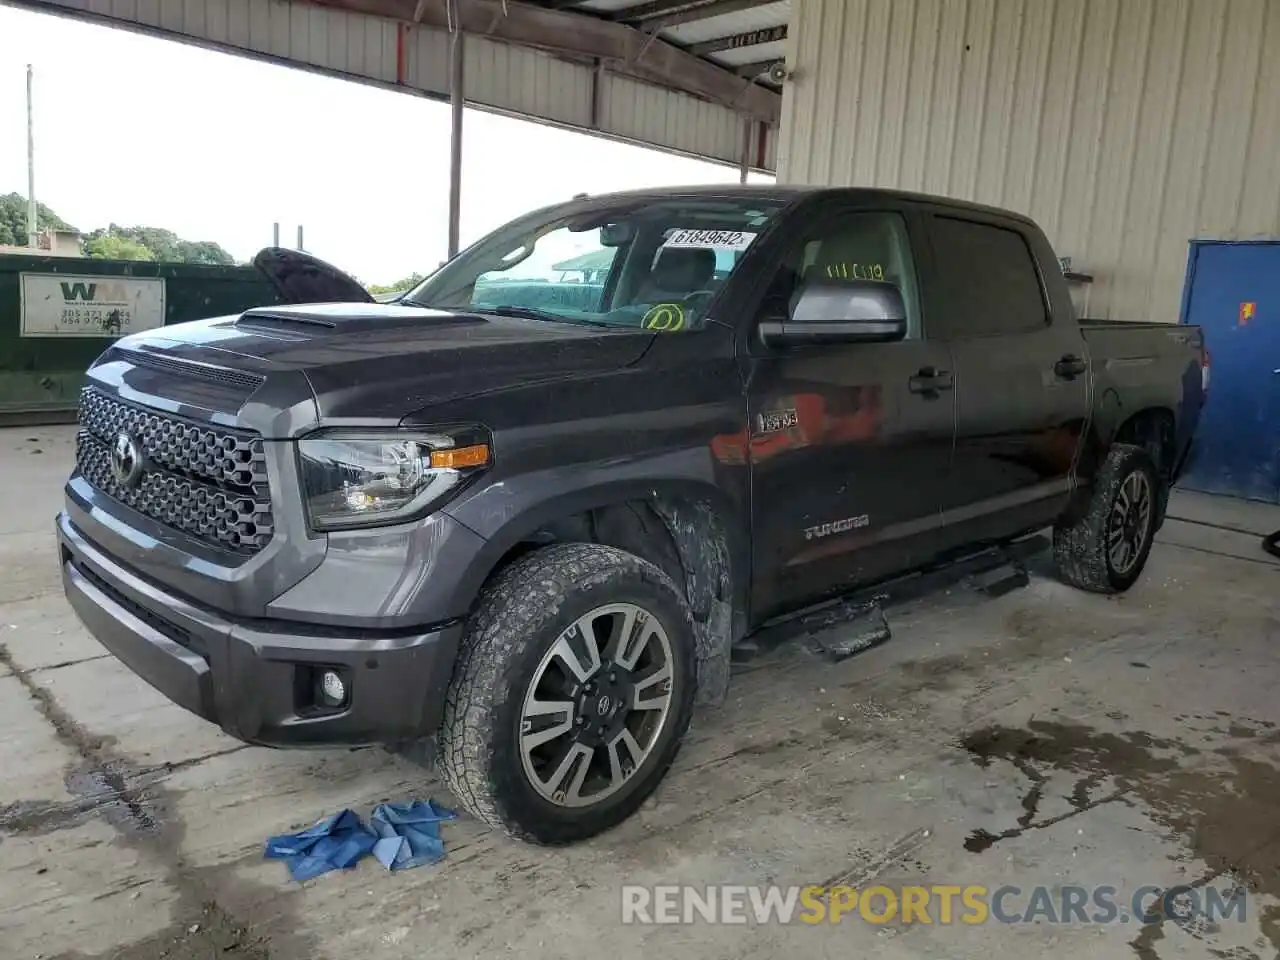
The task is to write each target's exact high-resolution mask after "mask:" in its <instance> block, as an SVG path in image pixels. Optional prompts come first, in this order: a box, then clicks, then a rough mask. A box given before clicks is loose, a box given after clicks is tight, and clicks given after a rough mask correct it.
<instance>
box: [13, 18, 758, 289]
mask: <svg viewBox="0 0 1280 960" xmlns="http://www.w3.org/2000/svg"><path fill="white" fill-rule="evenodd" d="M28 63H30V64H32V66H33V67H34V68H35V97H34V102H35V142H36V165H35V166H36V190H35V193H36V198H37V199H38V200H39V201H40V202H41V203H43V204H46V205H47V206H49V207H50V208H51V209H52V210H53V211H54V212H55V213H57V214H58V215H59V216H60V217H62V218H63V219H64V220H66V221H67V222H69V223H71V224H72V225H73V226H75V227H77V228H78V229H80V230H82V231H86V232H87V231H89V230H92V229H94V228H97V227H104V226H106V225H107V224H108V223H112V222H114V223H118V224H121V225H122V226H134V225H144V226H152V227H166V228H168V229H170V230H173V231H174V232H175V233H177V234H178V235H179V236H180V237H182V238H184V239H186V240H213V241H216V242H217V243H220V244H221V245H222V246H223V247H224V248H225V249H227V250H228V251H229V252H230V253H231V254H232V255H234V256H235V257H237V258H238V259H240V260H248V259H249V258H251V257H252V256H253V255H254V254H255V253H256V252H257V251H258V250H259V249H261V248H262V247H264V246H267V245H269V244H270V243H271V236H272V223H273V222H277V221H278V222H279V223H280V231H281V241H282V243H284V244H285V245H293V243H294V242H295V240H296V231H297V226H298V225H299V224H301V225H302V226H303V228H304V246H305V247H306V249H308V250H309V251H311V252H312V253H314V254H316V255H317V256H319V257H322V258H324V259H326V260H328V261H330V262H331V263H334V264H335V265H337V266H339V267H341V268H342V269H343V270H346V271H348V272H349V273H352V274H353V275H355V276H357V277H358V278H360V279H361V280H362V281H364V282H366V283H391V282H393V281H395V280H397V279H399V278H401V277H404V276H408V275H409V274H411V273H414V272H418V273H427V272H429V271H430V270H432V269H434V268H435V267H436V266H437V264H438V263H439V262H440V261H441V260H443V259H444V257H445V253H446V250H447V238H448V237H447V235H448V210H449V106H448V104H444V103H435V102H433V101H430V100H426V99H424V98H422V97H415V96H411V95H408V94H403V93H397V92H394V91H390V90H385V89H381V88H377V87H371V86H364V85H361V84H357V83H354V82H349V81H344V80H338V79H334V78H332V77H324V76H319V75H317V74H311V73H306V72H303V71H301V70H292V69H288V68H285V67H281V66H277V65H273V64H266V63H261V62H256V61H253V60H248V59H243V58H240V57H236V56H232V55H230V54H223V53H216V52H212V51H207V50H202V49H199V48H197V47H193V46H187V45H183V44H178V43H174V42H171V41H166V40H159V39H155V38H151V37H146V36H142V35H140V34H134V33H129V32H127V31H123V30H116V29H111V28H108V27H102V26H98V25H96V24H88V23H80V22H78V21H75V20H70V19H66V18H62V17H52V16H48V15H44V14H37V13H30V12H28V11H24V10H17V9H14V8H12V7H6V6H0V194H6V193H11V192H15V191H16V192H18V193H21V194H23V195H24V196H25V195H26V192H27V140H26V64H28ZM530 157H541V158H544V159H543V160H542V161H541V164H540V165H539V167H538V168H536V176H530V175H528V174H524V175H516V176H513V175H512V174H513V170H514V168H515V165H516V163H517V162H524V163H527V162H528V160H529V158H530ZM751 179H752V180H753V181H756V180H761V179H765V180H768V179H771V178H763V177H759V176H756V175H753V176H752V178H751ZM737 180H738V171H737V170H736V169H735V168H732V167H727V166H723V165H719V164H712V163H706V162H703V161H699V160H693V159H690V158H687V157H679V156H674V155H671V154H667V153H662V152H660V151H656V150H649V149H645V148H643V147H637V146H634V145H630V144H623V143H617V142H612V141H609V140H605V139H603V138H600V137H593V136H588V135H586V134H579V133H572V132H569V131H565V130H561V129H557V128H554V127H549V126H545V125H539V124H535V123H530V122H526V121H523V120H514V119H511V118H509V117H500V116H496V115H493V114H487V113H483V112H481V111H478V110H468V111H467V112H466V114H465V118H464V132H463V178H462V220H461V226H460V231H461V240H462V244H463V245H464V246H465V245H466V244H468V243H469V242H471V241H473V240H476V239H479V238H480V237H481V236H483V235H484V234H486V233H488V232H489V231H490V230H492V229H494V228H496V227H498V226H500V225H501V224H503V223H505V222H506V221H507V220H510V219H512V218H513V217H516V216H518V215H519V214H521V213H524V212H525V211H527V210H530V209H533V208H535V207H539V206H542V205H544V204H548V203H554V202H557V201H560V200H568V199H569V198H570V197H572V196H573V195H574V194H575V193H580V192H583V191H586V192H587V193H593V194H594V193H603V192H607V191H610V190H628V189H635V188H638V187H647V186H664V185H674V184H682V183H734V182H737Z"/></svg>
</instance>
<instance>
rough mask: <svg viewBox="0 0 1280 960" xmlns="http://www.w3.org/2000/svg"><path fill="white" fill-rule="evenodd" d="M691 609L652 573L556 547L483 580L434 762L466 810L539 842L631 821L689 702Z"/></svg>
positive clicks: (682, 725)
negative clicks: (488, 583)
mask: <svg viewBox="0 0 1280 960" xmlns="http://www.w3.org/2000/svg"><path fill="white" fill-rule="evenodd" d="M694 646H695V641H694V627H693V619H692V617H691V615H690V613H689V609H688V606H687V604H686V603H685V600H684V597H683V596H682V595H681V593H680V591H679V590H678V589H677V588H676V586H675V585H674V584H673V583H672V582H671V580H670V578H669V577H668V576H667V575H666V574H665V573H663V572H662V571H661V570H660V569H658V568H657V567H656V566H654V565H653V564H651V563H648V562H647V561H645V560H642V559H640V558H639V557H636V556H634V555H632V554H629V553H625V552H624V551H621V550H617V549H614V548H612V547H605V546H601V545H598V544H587V543H566V544H556V545H552V546H549V547H546V548H544V549H541V550H538V551H536V552H535V553H532V554H530V555H529V556H527V557H524V558H522V559H520V560H518V561H516V562H515V563H513V564H512V565H511V566H510V567H508V568H507V569H506V570H504V571H502V572H501V573H500V574H499V575H498V576H497V577H496V578H495V579H494V581H493V582H492V583H491V584H490V585H489V586H488V587H487V588H486V589H485V591H484V594H483V596H482V597H481V600H480V603H479V606H478V608H477V610H476V613H475V614H474V615H473V617H472V620H471V623H470V624H469V626H468V629H467V633H466V636H465V637H464V639H463V641H462V648H461V650H460V651H459V655H458V662H457V665H456V667H455V670H454V677H453V680H452V681H451V683H450V686H449V692H448V697H447V700H446V703H445V711H444V720H443V724H442V726H441V729H440V732H439V735H438V737H437V744H438V748H437V749H438V753H437V763H438V767H439V769H440V771H441V773H442V774H443V776H444V778H445V781H446V783H448V785H449V786H450V788H451V789H452V790H453V791H454V793H455V794H457V796H458V799H459V801H460V802H461V803H462V804H463V806H465V807H466V808H467V810H468V811H469V812H470V813H472V814H473V815H474V816H476V817H477V818H478V819H480V820H482V821H484V822H485V823H488V824H489V825H491V826H494V827H497V828H499V829H502V830H504V831H505V832H507V833H508V834H510V835H512V836H515V837H518V838H520V839H524V840H530V841H533V842H535V843H544V844H562V843H572V842H575V841H578V840H583V839H585V838H587V837H590V836H593V835H595V834H597V833H600V832H602V831H604V830H607V829H609V828H610V827H613V826H615V825H616V824H618V823H621V822H622V821H623V820H625V819H626V818H627V817H629V816H630V815H631V814H632V813H633V812H634V811H635V809H636V808H637V807H639V805H640V804H641V803H642V802H643V801H644V799H645V798H646V797H647V796H648V795H649V794H650V793H652V792H653V790H654V789H655V788H656V787H657V785H658V783H659V782H660V781H661V780H662V778H663V776H664V775H665V774H666V772H667V770H668V769H669V768H670V766H671V763H672V762H673V761H674V759H675V756H676V753H677V751H678V750H679V748H680V743H681V740H682V739H683V736H684V732H685V730H686V729H687V727H688V725H689V719H690V715H691V713H692V710H693V701H694V693H695V690H694V687H695V684H696V680H695V677H696V674H695V666H694Z"/></svg>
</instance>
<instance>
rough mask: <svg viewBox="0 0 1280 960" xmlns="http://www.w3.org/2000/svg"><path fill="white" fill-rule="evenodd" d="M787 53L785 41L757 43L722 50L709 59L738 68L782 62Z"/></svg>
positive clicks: (710, 55)
mask: <svg viewBox="0 0 1280 960" xmlns="http://www.w3.org/2000/svg"><path fill="white" fill-rule="evenodd" d="M786 53H787V42H786V41H785V40H775V41H774V42H773V43H757V44H756V45H755V46H754V47H738V48H736V49H734V50H720V51H717V52H716V53H712V54H709V55H708V56H707V59H708V60H714V61H716V62H717V63H723V64H726V65H728V66H735V67H736V66H740V65H741V64H744V63H755V62H756V61H758V60H759V61H763V60H781V59H783V57H785V56H786Z"/></svg>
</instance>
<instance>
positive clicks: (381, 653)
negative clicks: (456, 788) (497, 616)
mask: <svg viewBox="0 0 1280 960" xmlns="http://www.w3.org/2000/svg"><path fill="white" fill-rule="evenodd" d="M57 533H58V541H59V546H60V555H61V562H62V583H63V589H64V590H65V591H66V595H67V599H68V600H69V601H70V602H71V605H72V607H73V608H74V609H75V611H76V614H77V615H78V616H79V617H80V619H81V621H83V623H84V624H85V626H86V627H87V628H88V630H89V632H90V633H92V634H93V635H94V637H96V638H97V639H98V641H99V642H100V643H101V644H102V645H103V646H104V647H106V648H107V650H109V651H110V652H111V653H112V654H114V655H115V656H116V657H117V658H118V659H119V660H120V661H121V662H122V663H124V664H125V665H126V666H127V667H129V668H130V669H131V670H133V671H134V672H135V673H137V674H138V675H139V676H140V677H142V679H144V680H146V681H147V682H148V683H149V684H151V685H152V686H153V687H155V688H156V689H157V690H159V691H160V692H161V693H163V694H164V695H165V696H167V697H168V698H169V699H170V700H172V701H173V702H175V703H176V704H178V705H179V706H181V707H184V708H186V709H187V710H190V711H191V712H192V713H194V714H196V715H198V716H200V717H203V718H204V719H206V720H208V721H210V722H211V723H215V724H217V725H218V726H219V727H221V728H222V729H223V730H225V731H226V732H227V733H229V734H231V735H232V736H233V737H237V738H238V739H240V740H244V741H246V742H248V743H257V744H262V745H265V746H323V745H327V744H366V743H393V742H397V741H404V740H412V739H416V738H419V737H424V736H428V735H430V734H431V733H433V732H435V730H436V728H437V726H438V725H439V722H440V715H441V712H442V710H443V705H444V695H445V689H446V687H447V686H448V683H449V678H450V674H451V672H452V670H453V661H454V657H455V656H456V654H457V649H458V643H459V641H460V639H461V635H462V629H463V628H462V624H461V623H453V624H448V625H445V626H442V627H438V628H436V629H432V630H408V631H396V632H394V633H388V632H382V631H374V630H360V629H354V628H334V629H324V628H321V627H318V626H316V625H313V624H300V623H289V622H280V621H274V620H235V619H231V618H227V617H225V616H223V615H221V614H219V613H217V612H215V611H213V610H210V609H208V608H205V607H202V606H197V605H196V604H194V603H192V602H190V601H188V600H187V599H185V598H183V597H181V596H177V595H175V594H173V593H170V592H169V591H166V590H164V589H162V588H160V587H159V586H157V585H156V584H154V583H153V582H151V581H149V580H147V579H144V578H143V577H141V576H139V575H138V574H136V573H134V572H132V571H131V570H129V569H128V568H126V567H124V566H122V565H121V564H119V563H117V562H116V561H114V560H113V559H112V558H111V557H109V556H108V555H107V554H105V553H104V552H102V551H101V550H99V549H98V548H97V547H96V546H94V544H93V543H92V542H90V541H89V540H88V539H87V538H86V537H85V536H84V534H83V533H82V532H81V531H80V530H79V529H78V528H77V527H76V526H75V524H74V523H73V522H72V520H71V518H70V517H69V516H68V515H67V514H66V513H62V514H59V516H58V520H57ZM316 667H328V668H336V669H338V670H339V671H340V672H341V673H342V674H343V676H344V678H345V679H346V680H347V683H348V689H349V691H350V694H349V696H348V700H347V704H346V706H344V707H343V708H341V709H338V710H325V709H323V708H320V707H317V706H315V705H314V703H313V702H312V701H311V700H310V698H309V691H310V688H309V687H308V686H307V684H306V683H305V682H303V681H302V679H301V678H305V677H307V676H309V675H310V673H311V671H312V670H313V669H314V668H316Z"/></svg>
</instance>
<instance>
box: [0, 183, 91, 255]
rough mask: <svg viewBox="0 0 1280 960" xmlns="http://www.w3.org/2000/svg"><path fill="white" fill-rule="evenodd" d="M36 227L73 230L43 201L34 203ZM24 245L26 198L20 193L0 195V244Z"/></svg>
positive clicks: (25, 241) (25, 237) (25, 235)
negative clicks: (37, 220) (36, 219)
mask: <svg viewBox="0 0 1280 960" xmlns="http://www.w3.org/2000/svg"><path fill="white" fill-rule="evenodd" d="M36 215H37V217H38V218H39V223H38V227H39V229H41V230H44V229H47V228H49V227H52V228H53V229H55V230H74V229H75V227H73V226H71V225H70V224H69V223H67V222H66V221H65V220H63V219H62V218H61V217H60V216H58V215H57V214H56V213H54V212H53V211H52V210H50V209H49V208H48V207H46V206H45V205H44V204H43V203H37V204H36ZM10 244H11V245H13V246H18V247H25V246H26V245H27V198H26V197H24V196H23V195H22V194H20V193H9V194H4V195H0V245H10Z"/></svg>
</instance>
